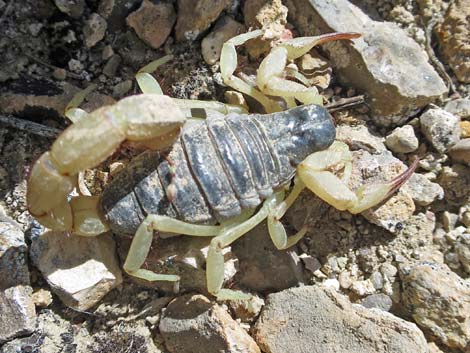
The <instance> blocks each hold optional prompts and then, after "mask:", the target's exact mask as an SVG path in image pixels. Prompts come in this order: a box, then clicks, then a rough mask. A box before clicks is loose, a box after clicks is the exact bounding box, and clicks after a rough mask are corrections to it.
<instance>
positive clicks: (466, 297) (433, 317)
mask: <svg viewBox="0 0 470 353" xmlns="http://www.w3.org/2000/svg"><path fill="white" fill-rule="evenodd" d="M400 277H401V279H402V286H403V294H402V299H403V304H404V305H405V307H406V308H407V310H408V312H409V313H410V314H411V315H412V316H413V319H414V320H415V322H416V323H417V324H418V326H420V327H421V328H422V329H423V330H426V331H429V332H431V333H432V335H433V336H435V337H438V338H439V339H440V340H441V341H442V343H443V344H445V345H446V346H448V347H450V348H458V349H461V350H462V351H465V349H466V348H468V347H469V346H468V344H469V342H470V330H469V327H470V283H468V282H466V281H464V280H463V279H462V278H460V277H459V276H458V275H457V274H455V273H454V272H452V271H451V270H450V269H449V268H448V267H447V266H446V265H438V264H434V263H426V262H423V263H418V264H415V265H412V266H411V268H403V269H401V272H400Z"/></svg>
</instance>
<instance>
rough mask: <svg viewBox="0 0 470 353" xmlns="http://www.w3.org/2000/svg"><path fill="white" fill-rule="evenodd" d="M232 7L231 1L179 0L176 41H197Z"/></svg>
mask: <svg viewBox="0 0 470 353" xmlns="http://www.w3.org/2000/svg"><path fill="white" fill-rule="evenodd" d="M230 5H231V0H178V19H177V22H176V27H175V38H176V40H177V41H178V42H181V41H193V40H195V39H196V38H197V37H199V35H200V34H201V33H202V32H204V31H205V30H206V29H207V28H209V26H210V25H211V23H212V22H214V21H215V20H216V19H217V17H219V15H220V13H221V12H222V11H223V10H225V9H226V8H228V7H229V6H230Z"/></svg>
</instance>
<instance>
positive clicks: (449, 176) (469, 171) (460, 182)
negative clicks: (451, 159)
mask: <svg viewBox="0 0 470 353" xmlns="http://www.w3.org/2000/svg"><path fill="white" fill-rule="evenodd" d="M437 182H438V183H439V185H441V186H442V188H443V189H444V198H445V200H446V201H447V202H448V203H449V204H451V205H455V206H461V205H465V204H468V203H470V188H469V187H468V185H470V168H469V167H466V166H464V165H461V164H454V165H452V166H451V167H443V168H442V172H441V173H440V174H439V177H438V179H437Z"/></svg>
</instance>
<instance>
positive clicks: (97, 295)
mask: <svg viewBox="0 0 470 353" xmlns="http://www.w3.org/2000/svg"><path fill="white" fill-rule="evenodd" d="M31 258H32V259H33V261H34V263H35V265H36V266H37V267H38V268H39V270H40V271H41V273H42V274H43V276H44V277H45V279H46V280H47V282H48V283H49V285H50V286H51V288H52V290H53V291H54V293H55V294H57V295H58V296H59V298H60V299H61V300H62V301H63V302H64V304H66V305H68V306H70V307H71V308H74V309H77V310H87V309H89V308H90V307H92V306H93V305H95V304H96V303H97V302H98V301H99V300H100V299H101V298H102V297H103V296H105V295H106V294H107V293H108V292H109V291H110V290H111V289H113V288H115V287H116V286H118V285H119V284H121V282H122V275H121V270H120V269H119V264H118V262H117V257H116V254H115V244H114V240H113V239H112V237H111V235H110V234H100V235H99V236H96V237H81V236H77V235H69V234H67V233H64V232H52V231H50V232H46V233H43V234H41V235H40V236H38V237H35V238H33V239H32V244H31ZM71 278H73V281H71V280H70V279H71Z"/></svg>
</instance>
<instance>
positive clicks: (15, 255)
mask: <svg viewBox="0 0 470 353" xmlns="http://www.w3.org/2000/svg"><path fill="white" fill-rule="evenodd" d="M27 259H28V248H27V246H26V243H25V240H24V234H23V231H22V230H21V229H20V227H19V226H18V225H17V224H16V223H15V222H14V221H13V220H11V219H9V218H7V217H4V216H2V215H1V214H0V291H1V290H3V289H6V288H9V287H14V286H17V285H29V284H30V283H29V270H28V261H27Z"/></svg>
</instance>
